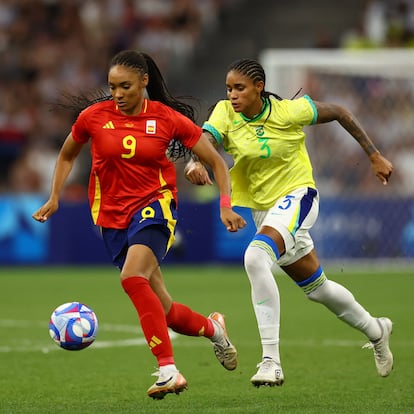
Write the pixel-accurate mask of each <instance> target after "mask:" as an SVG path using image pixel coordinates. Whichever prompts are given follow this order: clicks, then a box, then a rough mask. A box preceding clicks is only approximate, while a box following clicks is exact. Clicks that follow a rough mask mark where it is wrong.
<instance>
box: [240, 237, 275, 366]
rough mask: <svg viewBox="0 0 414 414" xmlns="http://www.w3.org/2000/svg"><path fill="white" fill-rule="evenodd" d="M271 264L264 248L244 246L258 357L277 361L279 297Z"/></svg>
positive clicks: (270, 259) (271, 261)
mask: <svg viewBox="0 0 414 414" xmlns="http://www.w3.org/2000/svg"><path fill="white" fill-rule="evenodd" d="M273 263H274V262H273V259H272V258H271V257H270V256H269V254H268V253H267V252H266V251H265V250H263V249H261V248H259V247H257V246H251V245H249V246H248V248H247V249H246V252H245V255H244V266H245V269H246V272H247V276H248V277H249V280H250V285H251V297H252V304H253V308H254V312H255V315H256V320H257V325H258V328H259V334H260V340H261V343H262V352H263V354H262V357H265V356H266V357H270V358H272V359H274V360H275V361H277V362H280V355H279V328H280V297H279V289H278V287H277V284H276V281H275V278H274V276H273V273H272V271H271V268H272V265H273Z"/></svg>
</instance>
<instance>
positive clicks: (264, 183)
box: [185, 59, 393, 387]
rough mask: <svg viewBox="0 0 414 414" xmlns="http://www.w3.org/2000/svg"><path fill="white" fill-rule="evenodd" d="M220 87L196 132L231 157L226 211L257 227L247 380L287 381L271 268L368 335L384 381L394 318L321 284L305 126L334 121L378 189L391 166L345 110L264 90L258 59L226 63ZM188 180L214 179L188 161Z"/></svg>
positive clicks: (248, 255) (250, 269)
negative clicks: (254, 356) (254, 336)
mask: <svg viewBox="0 0 414 414" xmlns="http://www.w3.org/2000/svg"><path fill="white" fill-rule="evenodd" d="M226 89H227V97H228V99H227V100H222V101H219V102H218V103H217V104H216V106H215V107H214V109H213V111H212V113H211V115H210V117H209V119H208V121H207V122H205V123H204V125H203V130H204V131H206V132H209V133H210V135H211V137H210V138H211V141H212V142H213V143H214V144H215V145H216V146H217V145H218V144H221V145H223V147H224V149H225V151H227V152H228V153H229V154H230V155H231V156H232V157H233V160H234V165H233V167H232V168H231V170H230V176H231V182H232V194H231V201H230V199H229V200H228V203H229V205H230V203H231V204H232V205H233V206H242V207H248V208H251V210H252V216H253V219H254V222H255V224H256V227H257V233H256V235H255V236H254V237H253V239H252V240H251V242H250V244H249V245H248V247H247V249H246V251H245V254H244V266H245V269H246V272H247V275H248V277H249V280H250V284H251V298H252V303H253V308H254V312H255V315H256V319H257V324H258V329H259V333H260V339H261V344H262V361H261V362H260V363H259V364H258V371H257V373H256V374H255V375H253V376H252V378H251V382H252V383H253V385H255V386H257V387H259V386H262V385H269V386H273V385H282V384H283V381H284V375H283V371H282V366H281V361H280V355H279V321H280V299H279V290H278V287H277V284H276V282H275V279H274V276H273V274H272V266H273V265H275V264H277V265H279V266H280V267H281V269H283V271H284V272H285V273H287V274H288V275H289V276H290V277H291V278H292V279H293V280H294V281H295V282H296V284H297V285H298V286H299V287H300V288H301V289H303V291H304V293H305V295H306V296H307V297H308V298H309V299H310V300H312V301H315V302H318V303H321V304H323V305H325V306H326V307H327V308H328V309H329V310H330V311H331V312H333V313H334V314H335V315H336V316H337V317H338V318H339V319H341V320H342V321H344V322H346V323H347V324H349V325H350V326H352V327H354V328H356V329H358V330H359V331H361V332H362V333H363V334H365V335H366V337H367V338H368V339H369V342H368V344H367V345H366V346H367V347H370V348H372V349H373V350H374V356H375V363H376V367H377V370H378V373H379V375H381V376H383V377H385V376H387V375H388V374H389V373H390V372H391V369H392V367H393V355H392V353H391V351H390V349H389V338H390V334H391V331H392V322H391V320H390V319H388V318H385V317H381V318H376V317H373V316H371V315H370V314H369V313H368V312H367V311H366V310H365V309H364V308H363V307H362V306H361V305H360V304H359V303H358V302H357V301H356V300H355V298H354V296H353V295H352V293H351V292H349V291H348V290H347V289H346V288H345V287H343V286H341V285H340V284H338V283H336V282H334V281H332V280H329V279H328V278H327V276H326V275H325V273H324V271H323V269H322V267H321V265H320V263H319V260H318V256H317V254H316V251H315V248H314V244H313V241H312V238H311V236H310V234H309V231H310V229H311V228H312V226H313V224H314V223H315V221H316V219H317V216H318V203H319V196H318V191H317V189H316V186H315V181H314V178H313V174H312V166H311V162H310V159H309V156H308V152H307V150H306V147H305V133H304V132H303V127H304V126H305V125H314V124H321V123H325V122H332V121H338V122H339V124H340V125H341V126H342V127H343V128H344V129H345V130H346V131H348V132H349V133H350V134H351V136H352V137H353V138H354V139H355V140H356V141H357V142H358V143H359V145H360V146H361V147H362V149H363V150H364V151H365V153H366V154H367V156H368V159H369V161H370V162H371V167H372V170H373V172H374V174H375V175H376V176H377V177H378V178H379V180H380V181H381V182H382V183H383V184H384V185H386V184H387V182H388V179H389V178H390V176H391V172H392V165H391V163H390V162H389V161H388V160H387V159H386V158H384V157H383V156H382V155H381V154H380V152H379V151H378V150H377V148H376V147H375V145H374V144H373V142H372V141H371V139H370V138H369V137H368V135H367V133H366V132H365V131H364V129H363V128H362V127H361V125H360V124H359V122H358V121H357V120H356V119H355V117H354V116H353V114H351V113H350V112H349V111H348V110H346V109H345V108H343V107H341V106H339V105H334V104H330V103H324V102H316V101H313V100H312V99H311V98H310V97H309V96H306V95H305V96H303V97H300V98H298V99H293V100H286V99H281V98H280V97H279V96H277V95H276V94H274V93H271V92H267V91H266V90H265V72H264V69H263V67H262V66H261V65H260V64H259V63H258V62H257V61H255V60H252V59H241V60H237V61H236V62H234V63H233V64H231V65H230V67H229V69H228V72H227V77H226ZM185 174H186V177H187V178H188V179H189V180H190V181H191V182H192V183H194V184H205V183H211V182H210V181H209V178H208V174H207V171H206V170H205V169H204V167H203V165H202V164H201V163H200V162H198V161H194V160H193V161H190V162H189V163H188V164H187V166H186V170H185Z"/></svg>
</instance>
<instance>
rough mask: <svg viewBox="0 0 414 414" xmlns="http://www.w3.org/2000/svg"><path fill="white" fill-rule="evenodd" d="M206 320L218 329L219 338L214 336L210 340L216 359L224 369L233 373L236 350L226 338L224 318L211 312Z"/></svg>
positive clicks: (235, 365)
mask: <svg viewBox="0 0 414 414" xmlns="http://www.w3.org/2000/svg"><path fill="white" fill-rule="evenodd" d="M208 318H209V319H210V320H211V321H212V322H213V324H214V325H215V326H216V327H218V330H219V331H220V337H219V338H218V339H217V338H216V336H213V338H214V339H213V338H211V343H212V344H213V348H214V353H215V354H216V358H217V359H218V360H219V362H220V364H221V365H223V367H224V368H226V369H228V370H229V371H233V370H234V369H236V367H237V350H236V347H235V346H234V345H233V344H232V343H231V342H230V339H229V337H228V336H227V330H226V324H225V322H224V316H223V315H222V314H221V313H218V312H213V313H211V314H210V315H209V317H208Z"/></svg>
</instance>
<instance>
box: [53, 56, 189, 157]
mask: <svg viewBox="0 0 414 414" xmlns="http://www.w3.org/2000/svg"><path fill="white" fill-rule="evenodd" d="M116 65H120V66H125V67H127V68H129V69H132V70H135V71H137V72H138V73H140V74H141V75H143V74H145V73H148V85H147V88H146V89H147V94H148V97H149V99H151V100H154V101H159V102H162V103H163V104H165V105H167V106H169V107H171V108H173V109H174V110H176V111H177V112H180V113H181V114H183V115H185V116H186V117H187V118H189V119H191V120H192V121H193V122H195V110H194V108H193V107H192V106H191V105H190V104H187V103H185V102H183V101H181V100H179V99H177V98H175V97H174V96H173V95H172V94H171V93H170V91H169V90H168V87H167V85H166V83H165V81H164V78H163V76H162V74H161V72H160V70H159V68H158V66H157V64H156V63H155V62H154V60H153V59H152V58H151V57H150V56H149V55H147V54H146V53H143V52H137V51H135V50H124V51H121V52H119V53H118V54H116V55H115V56H114V57H113V58H112V60H111V62H110V64H109V69H110V68H112V67H113V66H116ZM62 96H63V98H64V100H65V102H60V103H58V104H55V105H54V107H55V109H56V108H61V109H66V110H70V111H71V112H72V114H73V117H74V119H76V118H77V116H78V115H79V114H80V112H81V111H82V110H84V109H85V108H87V107H88V106H90V105H93V104H95V103H97V102H101V101H105V100H112V96H111V95H110V94H108V93H107V92H105V91H104V90H102V89H99V90H91V91H87V92H82V93H80V94H78V95H72V94H71V93H67V92H63V93H62ZM167 154H168V157H169V158H170V159H171V160H172V161H175V160H178V159H179V158H187V157H188V156H189V155H190V154H191V151H190V150H189V149H188V148H186V147H185V146H184V145H183V144H182V143H181V141H178V140H176V139H175V138H174V137H172V139H171V142H170V144H169V147H168V151H167Z"/></svg>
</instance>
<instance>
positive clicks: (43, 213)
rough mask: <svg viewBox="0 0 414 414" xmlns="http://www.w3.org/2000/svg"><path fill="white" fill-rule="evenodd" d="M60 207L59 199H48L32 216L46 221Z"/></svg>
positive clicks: (42, 221) (41, 221)
mask: <svg viewBox="0 0 414 414" xmlns="http://www.w3.org/2000/svg"><path fill="white" fill-rule="evenodd" d="M58 208H59V203H58V202H57V201H52V200H50V199H49V200H48V201H47V202H46V203H45V204H43V206H42V207H40V208H39V210H37V211H36V212H35V213H33V215H32V217H33V219H35V220H36V221H39V222H40V223H44V222H45V221H46V220H47V219H48V218H49V217H50V216H51V215H52V214H54V213H55V212H56V211H57V209H58Z"/></svg>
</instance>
